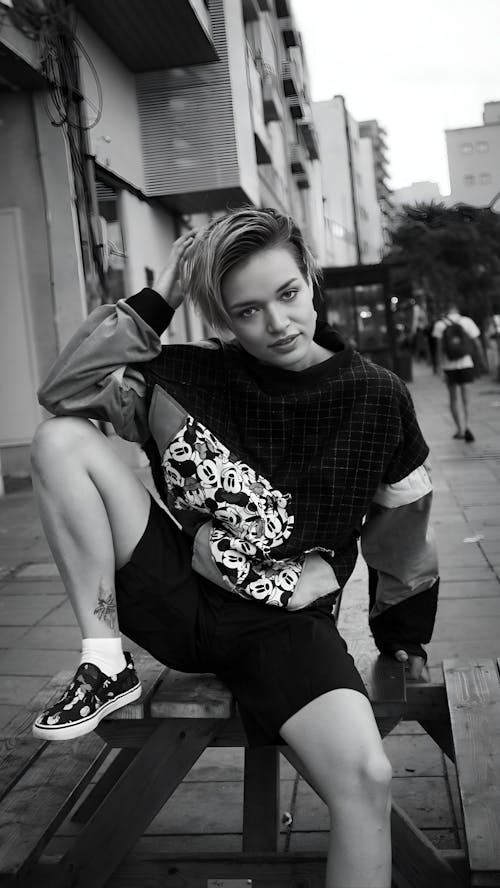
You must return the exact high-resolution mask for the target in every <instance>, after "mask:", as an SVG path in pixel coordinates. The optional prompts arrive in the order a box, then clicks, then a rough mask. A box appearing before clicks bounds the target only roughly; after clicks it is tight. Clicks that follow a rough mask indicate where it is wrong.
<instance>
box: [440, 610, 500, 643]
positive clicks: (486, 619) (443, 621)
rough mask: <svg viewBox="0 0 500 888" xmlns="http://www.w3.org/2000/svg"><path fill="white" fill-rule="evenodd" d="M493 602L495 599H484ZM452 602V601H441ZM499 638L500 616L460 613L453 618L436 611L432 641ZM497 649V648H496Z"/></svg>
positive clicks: (456, 641)
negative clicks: (462, 614)
mask: <svg viewBox="0 0 500 888" xmlns="http://www.w3.org/2000/svg"><path fill="white" fill-rule="evenodd" d="M486 600H487V601H491V602H493V601H494V600H495V599H493V598H491V599H486ZM442 604H452V602H451V601H450V602H442ZM499 638H500V618H499V617H498V616H496V615H495V616H492V617H491V616H474V617H470V618H467V617H466V616H465V617H462V616H461V615H459V616H457V617H455V618H454V619H451V618H448V617H446V616H445V615H444V613H443V612H441V614H440V613H438V616H437V619H436V625H435V628H434V634H433V636H432V641H433V642H437V643H439V642H441V641H448V642H451V641H453V642H454V643H455V644H460V642H461V640H462V639H463V641H464V642H476V641H477V642H483V641H493V640H496V641H497V645H498V639H499ZM497 649H498V648H497Z"/></svg>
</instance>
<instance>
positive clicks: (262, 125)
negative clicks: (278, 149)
mask: <svg viewBox="0 0 500 888" xmlns="http://www.w3.org/2000/svg"><path fill="white" fill-rule="evenodd" d="M246 65H247V84H248V94H249V98H250V113H251V117H252V126H253V134H254V140H255V155H256V158H257V163H258V164H261V163H271V154H270V147H269V134H268V132H267V128H266V120H265V115H264V101H263V95H262V81H261V75H260V73H259V69H258V67H257V64H256V62H255V59H254V57H253V54H252V51H251V49H250V47H249V46H248V45H247V51H246Z"/></svg>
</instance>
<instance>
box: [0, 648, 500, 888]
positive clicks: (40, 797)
mask: <svg viewBox="0 0 500 888" xmlns="http://www.w3.org/2000/svg"><path fill="white" fill-rule="evenodd" d="M349 646H350V649H351V652H352V653H353V655H354V657H355V659H356V662H357V665H358V668H359V669H360V672H361V674H362V675H363V678H364V680H365V682H366V684H367V687H368V689H369V693H370V699H371V701H372V705H373V709H374V712H375V716H376V718H377V722H378V724H379V728H380V731H381V733H382V735H385V734H386V733H387V732H388V731H390V730H391V729H392V728H393V727H394V725H395V724H396V723H397V722H399V721H400V720H401V719H409V720H416V721H418V722H420V724H421V725H422V726H423V727H424V728H425V729H426V731H427V732H428V733H429V735H430V736H431V737H433V738H434V739H435V740H436V741H437V742H438V743H439V745H440V746H441V748H442V749H443V750H444V751H445V752H446V753H447V754H448V755H449V756H450V757H451V758H454V756H455V752H456V761H457V767H458V776H459V781H460V791H461V797H462V804H463V808H464V822H465V831H466V840H467V844H468V857H466V855H465V854H463V853H460V852H451V853H445V852H442V851H438V850H437V849H436V848H435V847H434V846H433V845H432V844H431V843H430V842H429V840H428V839H427V838H426V837H425V836H424V835H423V834H422V833H421V832H420V831H419V830H418V829H417V828H416V827H415V826H414V824H413V823H412V822H411V821H410V819H409V818H408V817H407V815H406V814H405V813H404V812H403V811H402V810H401V809H400V808H399V807H398V806H397V805H393V814H392V834H393V879H394V884H395V885H396V886H398V888H409V886H410V888H429V886H434V885H439V886H440V888H456V886H460V885H464V886H465V885H470V886H474V888H491V886H500V857H499V851H498V846H499V844H500V843H499V841H498V839H499V838H500V828H499V827H500V809H499V806H500V792H499V785H500V777H499V775H500V770H499V768H498V764H499V755H500V742H499V740H500V730H499V724H500V722H499V707H500V684H499V681H498V671H497V665H496V664H495V663H493V662H492V661H478V662H470V663H457V662H452V661H450V662H448V661H447V662H445V664H444V667H443V668H444V681H443V682H442V683H425V682H415V683H411V682H406V681H405V676H404V670H403V668H402V667H401V666H400V665H399V664H397V663H395V661H393V660H389V659H386V658H384V657H379V656H378V655H377V654H376V651H375V650H374V648H373V645H372V644H371V643H370V642H369V641H368V640H366V638H365V639H363V640H362V639H357V638H353V637H351V638H350V639H349ZM137 665H138V668H139V670H140V672H141V677H142V679H143V683H144V685H145V693H144V695H143V699H142V700H141V701H139V702H138V703H137V704H132V706H130V707H126V708H125V709H123V710H120V711H118V712H117V713H114V714H113V716H112V717H110V718H109V719H107V720H106V721H104V722H103V723H101V725H100V727H99V730H98V732H96V733H94V734H92V735H89V736H87V737H84V738H81V739H80V740H78V741H70V742H69V743H65V744H50V743H44V742H42V741H37V740H34V739H31V738H29V737H27V735H26V729H27V726H28V724H29V725H31V720H32V713H31V712H30V713H28V714H27V715H26V717H25V723H23V724H22V725H18V727H20V731H19V732H18V736H16V737H15V738H11V740H10V744H9V742H7V743H6V744H5V745H4V750H3V755H2V772H0V773H2V774H3V780H2V791H3V799H2V802H1V807H0V884H1V885H11V886H13V885H16V886H18V888H35V886H36V888H66V886H74V888H100V886H104V885H106V886H108V888H139V886H141V888H146V886H147V888H211V886H215V885H217V884H218V881H219V884H221V883H222V885H227V886H228V888H229V886H231V888H233V886H234V888H236V886H238V888H239V886H240V885H242V884H249V885H251V886H252V888H278V886H280V885H283V886H293V888H323V885H324V868H325V861H324V859H323V858H322V857H321V856H320V855H316V854H308V853H293V854H292V853H286V854H284V853H279V852H278V835H279V801H278V800H279V795H278V789H279V751H280V750H281V751H282V752H284V754H285V755H286V747H279V748H278V747H264V748H260V749H246V750H245V773H244V802H243V847H242V852H240V853H225V854H199V853H198V854H195V855H188V854H186V855H179V854H172V853H167V852H164V851H162V850H159V851H157V852H156V853H151V854H149V855H147V856H143V857H138V856H137V855H136V854H132V853H129V852H130V851H131V849H133V846H134V844H135V843H136V841H137V839H139V838H140V836H141V835H142V834H143V832H144V830H145V829H146V828H147V826H148V825H149V823H150V822H151V820H152V819H153V817H154V816H155V815H156V813H157V812H158V811H159V810H160V809H161V807H162V806H163V805H164V804H165V802H166V801H167V799H168V798H169V797H170V796H171V795H172V793H173V792H174V791H175V789H176V788H177V786H178V785H179V783H180V782H181V781H182V780H183V779H184V777H185V776H186V774H187V773H188V772H189V770H190V768H191V767H192V765H193V764H194V763H195V762H196V760H197V759H198V757H199V756H200V754H201V753H202V752H203V751H204V749H206V748H207V747H209V746H244V745H245V737H244V734H243V730H242V726H241V723H240V720H239V718H238V714H237V710H236V706H235V703H234V700H233V699H232V697H231V695H230V694H229V692H228V690H227V688H225V687H224V685H222V684H221V683H220V682H219V681H218V680H217V679H216V678H215V677H214V676H210V675H203V676H192V675H185V674H181V673H176V672H174V671H172V670H164V669H163V667H161V666H160V665H159V664H157V663H156V662H155V661H152V660H151V658H148V657H147V656H145V657H144V658H143V659H142V660H140V661H139V662H138V663H137ZM69 678H70V676H68V674H65V675H62V676H60V677H59V679H58V680H57V681H55V682H52V683H51V684H50V685H49V686H48V688H47V689H46V694H45V699H43V701H42V700H41V699H39V700H37V701H35V703H34V706H33V709H36V710H38V708H39V705H40V703H41V704H42V705H44V704H45V702H46V701H47V700H48V699H49V692H51V693H50V695H52V694H53V693H54V691H55V690H56V686H57V687H58V688H59V687H61V688H62V687H64V686H65V685H66V684H67V681H68V680H69ZM447 694H448V699H447ZM450 713H451V718H450ZM452 731H453V733H452ZM116 749H117V750H119V752H118V755H117V756H116V758H114V759H113V761H112V763H111V764H110V766H109V767H108V769H107V770H106V771H105V773H104V775H103V776H102V777H101V779H100V781H99V782H98V783H97V784H96V786H95V787H94V788H93V789H92V791H91V792H90V794H89V795H88V796H87V798H86V799H85V801H84V802H83V804H82V805H81V806H80V808H79V809H78V810H77V811H76V814H75V815H74V819H76V821H78V822H79V823H80V825H81V826H80V831H79V833H78V835H77V836H76V838H75V839H74V841H71V842H70V844H69V847H68V848H67V850H66V851H65V852H64V853H63V854H62V856H61V857H59V858H57V859H54V858H50V857H48V855H47V854H45V855H44V853H43V852H44V849H45V848H46V846H47V843H48V841H49V839H50V837H51V836H52V835H53V834H54V832H55V831H56V830H57V828H58V826H59V825H60V823H61V822H62V820H63V819H64V818H65V817H66V816H67V814H68V813H69V811H70V810H71V809H72V808H73V807H74V806H75V803H76V802H77V800H78V798H79V797H80V795H81V794H82V793H83V792H84V790H85V789H86V788H87V787H88V784H89V781H90V780H91V779H92V777H93V776H94V775H95V773H96V771H97V769H98V768H99V767H100V766H101V765H102V763H103V761H105V760H106V758H107V756H109V753H110V751H111V750H116ZM207 802H208V800H207ZM131 815H132V816H131ZM125 858H126V859H125ZM217 880H218V881H217ZM226 880H227V881H226ZM231 880H233V881H232V882H231ZM246 880H249V881H248V882H247V881H246Z"/></svg>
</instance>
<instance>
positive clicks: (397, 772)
mask: <svg viewBox="0 0 500 888" xmlns="http://www.w3.org/2000/svg"><path fill="white" fill-rule="evenodd" d="M383 744H384V749H385V751H386V754H387V756H388V758H389V761H390V763H391V765H392V773H393V776H394V777H442V776H443V775H444V773H445V767H444V762H443V756H442V753H441V750H440V749H439V748H438V747H437V746H436V744H435V743H434V741H433V740H432V739H431V738H430V737H429V736H428V735H427V734H414V735H410V736H406V737H405V738H404V740H402V738H401V735H397V734H396V735H391V734H389V736H388V737H385V738H384V740H383Z"/></svg>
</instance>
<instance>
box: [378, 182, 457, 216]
mask: <svg viewBox="0 0 500 888" xmlns="http://www.w3.org/2000/svg"><path fill="white" fill-rule="evenodd" d="M446 199H447V198H446ZM443 200H444V198H443V195H442V194H441V191H440V190H439V185H438V183H437V182H428V181H424V182H412V184H411V185H405V186H404V187H403V188H395V189H394V191H393V192H392V196H391V201H392V204H393V206H394V208H395V209H396V210H397V209H398V208H399V207H402V206H404V205H405V204H408V205H410V206H412V205H414V204H418V203H432V202H434V203H442V201H443Z"/></svg>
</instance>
